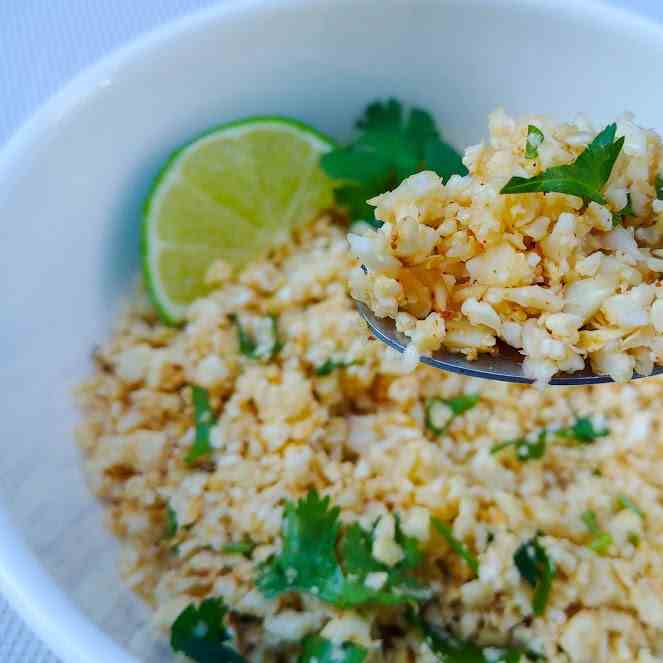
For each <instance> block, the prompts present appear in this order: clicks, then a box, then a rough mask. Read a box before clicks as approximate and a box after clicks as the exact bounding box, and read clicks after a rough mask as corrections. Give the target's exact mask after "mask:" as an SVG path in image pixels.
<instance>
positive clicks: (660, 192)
mask: <svg viewBox="0 0 663 663" xmlns="http://www.w3.org/2000/svg"><path fill="white" fill-rule="evenodd" d="M654 187H655V189H656V200H663V176H662V175H657V176H656V179H655V180H654Z"/></svg>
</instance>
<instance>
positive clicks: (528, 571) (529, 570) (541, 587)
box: [513, 534, 556, 615]
mask: <svg viewBox="0 0 663 663" xmlns="http://www.w3.org/2000/svg"><path fill="white" fill-rule="evenodd" d="M513 561H514V563H515V565H516V568H517V569H518V571H519V573H520V576H521V577H522V578H523V579H524V580H526V581H527V582H528V583H529V584H530V585H531V586H532V587H533V588H534V596H533V598H532V610H533V611H534V614H535V615H542V614H543V613H544V612H545V609H546V603H548V597H549V596H550V589H551V587H552V581H553V578H554V577H555V573H556V570H555V563H554V562H553V561H552V560H551V559H550V558H549V557H548V553H547V552H546V550H545V548H544V547H543V546H542V545H541V544H540V543H539V535H538V534H537V535H536V536H535V537H534V538H532V539H530V540H529V541H525V543H523V544H522V545H521V546H520V547H519V548H518V550H516V552H515V554H514V556H513Z"/></svg>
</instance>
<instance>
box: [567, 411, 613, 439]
mask: <svg viewBox="0 0 663 663" xmlns="http://www.w3.org/2000/svg"><path fill="white" fill-rule="evenodd" d="M609 434H610V430H609V429H608V428H595V427H594V422H593V421H592V420H591V419H590V418H589V417H577V418H576V420H575V422H574V423H573V425H572V426H567V427H566V428H560V429H558V430H556V431H555V435H557V437H564V438H567V439H571V440H576V441H577V442H579V443H580V444H592V442H594V441H595V440H596V439H597V438H599V437H605V436H606V435H609Z"/></svg>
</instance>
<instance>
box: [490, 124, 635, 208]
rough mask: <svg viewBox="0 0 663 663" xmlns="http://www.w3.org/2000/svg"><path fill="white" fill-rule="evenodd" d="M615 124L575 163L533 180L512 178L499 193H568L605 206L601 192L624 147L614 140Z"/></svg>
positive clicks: (622, 139)
mask: <svg viewBox="0 0 663 663" xmlns="http://www.w3.org/2000/svg"><path fill="white" fill-rule="evenodd" d="M616 131H617V125H616V124H610V125H608V126H607V127H606V128H605V129H604V130H603V131H601V133H599V134H598V136H596V138H594V140H593V141H592V142H591V143H590V144H589V145H588V146H587V147H586V148H585V150H584V152H582V154H580V155H579V156H578V158H577V159H576V160H575V161H574V162H573V163H569V164H566V165H563V166H554V167H552V168H548V169H547V170H544V171H543V172H542V173H539V174H538V175H535V176H533V177H512V178H511V179H510V180H509V181H508V182H507V183H506V185H505V186H504V187H503V188H502V190H501V191H500V193H535V192H539V193H550V192H553V191H556V192H558V193H566V194H569V195H572V196H578V197H580V198H582V199H583V200H584V201H585V203H588V202H589V201H591V200H593V201H594V202H596V203H599V204H600V205H605V203H606V200H605V197H604V196H603V193H602V192H601V191H602V189H603V187H604V186H605V184H606V182H607V181H608V179H609V178H610V173H611V172H612V168H613V166H614V165H615V161H617V157H618V156H619V153H620V152H621V149H622V146H623V145H624V137H623V136H622V137H621V138H619V139H618V140H615V133H616Z"/></svg>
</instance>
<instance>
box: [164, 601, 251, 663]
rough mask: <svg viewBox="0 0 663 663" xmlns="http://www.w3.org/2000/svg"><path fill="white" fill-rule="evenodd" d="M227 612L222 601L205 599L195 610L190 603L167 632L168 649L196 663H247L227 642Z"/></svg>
mask: <svg viewBox="0 0 663 663" xmlns="http://www.w3.org/2000/svg"><path fill="white" fill-rule="evenodd" d="M226 612H227V609H226V607H225V605H224V604H223V600H222V599H220V598H219V599H205V600H204V601H203V602H202V603H201V604H200V605H199V606H198V607H196V606H195V604H193V603H191V604H190V605H188V606H187V607H186V608H185V609H184V610H183V611H182V612H181V613H180V615H179V616H178V618H177V619H176V620H175V622H174V623H173V625H172V626H171V629H170V646H171V647H172V649H173V651H175V652H182V653H183V654H186V655H187V656H188V657H189V658H191V659H192V660H194V661H196V663H246V660H245V659H244V657H243V656H241V655H240V654H239V653H238V652H236V651H235V650H234V649H233V648H232V647H230V646H229V645H227V644H226V643H227V642H228V641H229V640H230V634H229V633H228V631H227V630H226V628H225V626H224V624H223V620H224V618H225V616H226Z"/></svg>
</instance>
